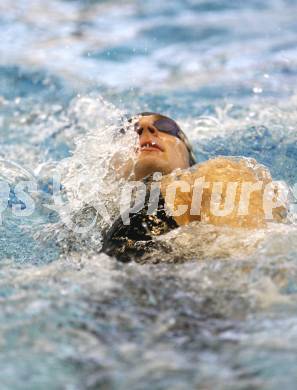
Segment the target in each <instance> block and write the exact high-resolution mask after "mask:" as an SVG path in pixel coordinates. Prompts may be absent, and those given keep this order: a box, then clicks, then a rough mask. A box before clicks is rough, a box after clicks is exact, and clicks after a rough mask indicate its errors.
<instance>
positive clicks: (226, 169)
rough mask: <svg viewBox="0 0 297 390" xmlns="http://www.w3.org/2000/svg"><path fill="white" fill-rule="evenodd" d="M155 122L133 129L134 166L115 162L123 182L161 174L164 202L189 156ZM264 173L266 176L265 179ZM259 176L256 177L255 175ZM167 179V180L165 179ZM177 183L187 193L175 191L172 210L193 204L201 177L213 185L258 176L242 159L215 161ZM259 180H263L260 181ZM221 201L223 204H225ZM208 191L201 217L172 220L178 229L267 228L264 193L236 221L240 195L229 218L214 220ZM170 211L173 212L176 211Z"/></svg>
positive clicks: (183, 175)
mask: <svg viewBox="0 0 297 390" xmlns="http://www.w3.org/2000/svg"><path fill="white" fill-rule="evenodd" d="M157 119H158V116H155V115H150V116H143V117H140V118H139V121H138V123H137V125H136V131H137V133H138V135H139V147H138V149H137V151H136V163H135V164H133V163H132V160H131V161H130V162H129V163H128V164H126V165H125V164H124V165H123V164H122V165H121V164H120V161H119V160H118V161H117V167H118V168H119V169H116V170H117V172H118V173H119V174H120V175H121V176H124V177H126V178H129V179H133V180H142V179H143V178H144V177H146V176H148V175H150V174H152V173H154V172H161V173H162V174H163V175H164V176H163V179H162V189H161V191H162V194H163V197H164V199H165V200H166V190H167V187H168V185H170V184H172V182H173V181H175V180H176V179H177V177H175V175H169V174H170V173H172V172H173V171H175V170H176V169H181V170H184V169H187V168H189V166H190V164H189V152H188V150H187V147H186V145H185V144H184V143H183V141H181V140H180V139H179V138H177V137H175V136H172V135H170V134H167V133H164V132H161V131H159V130H158V129H157V128H156V127H155V126H154V122H155V121H156V120H157ZM264 173H265V175H264ZM258 174H259V173H258ZM166 175H167V176H166ZM177 175H178V176H180V177H179V178H178V180H184V181H186V182H188V184H189V188H190V192H189V193H185V192H184V191H177V193H176V198H175V201H174V205H173V206H175V207H176V206H177V205H179V204H180V205H185V204H186V205H190V204H191V201H192V191H193V182H194V180H195V179H196V178H198V177H204V178H205V180H206V181H207V182H209V183H211V186H212V185H213V184H212V183H215V182H224V183H225V184H226V183H228V182H237V183H241V182H242V181H247V182H252V183H254V182H256V181H257V180H259V179H257V172H256V170H254V169H252V168H251V167H250V166H249V165H248V164H247V163H246V162H245V160H244V159H242V160H241V161H239V162H234V161H232V160H231V159H229V158H224V157H222V158H217V159H213V160H209V161H206V162H204V163H201V164H197V165H196V171H195V172H194V173H193V172H192V173H191V172H189V171H183V172H181V173H177ZM263 177H264V178H265V180H264V182H265V183H266V184H267V183H269V182H271V177H270V175H269V172H268V171H267V172H266V171H265V172H264V170H263ZM261 180H262V179H261ZM224 197H225V195H223V199H222V202H224ZM210 199H211V191H210V190H206V191H204V193H203V199H202V204H201V214H200V215H190V212H189V210H190V208H189V210H188V211H187V212H186V213H184V214H183V215H181V216H180V217H177V218H175V220H176V222H177V223H178V224H179V225H187V224H188V223H190V222H192V221H201V222H207V223H211V224H213V225H217V226H219V225H225V226H232V227H245V228H259V227H264V226H266V222H265V218H264V212H263V208H262V204H263V191H258V192H255V193H254V194H253V196H252V200H251V204H250V208H249V212H248V214H247V215H245V216H244V217H239V216H238V215H237V213H236V210H237V207H238V204H239V194H237V196H236V200H235V209H234V212H232V213H231V214H230V215H228V216H222V217H221V216H219V217H216V216H214V215H212V212H211V210H210ZM175 207H173V208H175ZM280 210H281V211H283V210H285V208H284V207H281V208H280ZM278 211H279V210H278V209H276V210H274V220H276V221H280V220H281V218H279V217H278V216H277V213H278Z"/></svg>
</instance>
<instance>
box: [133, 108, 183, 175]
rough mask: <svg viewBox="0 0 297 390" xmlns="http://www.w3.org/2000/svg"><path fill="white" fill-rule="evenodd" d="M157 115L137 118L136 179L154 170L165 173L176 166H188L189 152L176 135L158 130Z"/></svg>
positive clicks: (181, 167)
mask: <svg viewBox="0 0 297 390" xmlns="http://www.w3.org/2000/svg"><path fill="white" fill-rule="evenodd" d="M158 118H159V117H158V116H156V115H149V116H142V117H140V118H139V120H138V122H137V124H136V126H135V127H136V131H137V133H138V135H139V148H138V150H137V161H136V164H135V167H134V174H135V178H136V180H140V179H142V178H144V177H145V176H147V175H150V174H152V173H154V172H161V173H163V174H164V175H167V174H169V173H171V172H172V171H174V170H175V169H177V168H180V169H185V168H188V167H189V165H190V164H189V152H188V149H187V147H186V145H185V144H184V142H183V141H182V140H180V139H179V138H178V137H176V136H174V135H171V134H168V133H165V132H163V131H160V130H158V128H157V127H156V126H155V124H154V123H155V122H156V121H157V120H158Z"/></svg>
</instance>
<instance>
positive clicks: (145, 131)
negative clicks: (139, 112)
mask: <svg viewBox="0 0 297 390" xmlns="http://www.w3.org/2000/svg"><path fill="white" fill-rule="evenodd" d="M136 131H137V134H138V135H139V137H141V136H144V135H150V134H152V135H154V136H156V135H157V133H158V131H157V130H156V129H155V128H154V127H153V126H151V125H149V124H139V125H137V127H136Z"/></svg>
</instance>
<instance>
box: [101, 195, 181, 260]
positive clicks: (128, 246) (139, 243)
mask: <svg viewBox="0 0 297 390" xmlns="http://www.w3.org/2000/svg"><path fill="white" fill-rule="evenodd" d="M158 196H159V194H158ZM164 205H165V201H164V199H163V197H162V196H161V195H160V196H159V202H158V206H157V208H156V210H155V212H154V213H153V214H151V215H148V213H147V212H148V193H147V196H146V201H145V205H144V207H143V208H142V209H141V210H140V211H139V212H137V213H134V214H132V215H130V224H129V225H125V224H124V223H123V220H122V217H119V218H118V219H117V220H116V221H115V223H114V224H113V225H112V227H111V228H110V229H109V231H108V232H107V233H106V235H105V239H104V244H103V248H102V252H104V253H106V254H108V255H109V256H115V257H116V258H117V260H119V261H122V262H129V261H131V260H134V261H136V262H141V257H142V256H143V255H144V254H145V253H147V252H149V251H150V250H151V249H153V248H154V247H155V242H154V240H153V237H154V236H159V235H161V234H164V233H167V232H168V231H170V230H172V229H175V228H177V227H178V225H177V223H176V222H175V220H174V219H173V218H172V217H171V216H168V215H167V214H166V209H165V207H164Z"/></svg>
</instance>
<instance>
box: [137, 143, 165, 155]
mask: <svg viewBox="0 0 297 390" xmlns="http://www.w3.org/2000/svg"><path fill="white" fill-rule="evenodd" d="M139 150H140V151H141V152H164V149H163V148H162V147H161V146H160V145H158V144H157V142H155V141H146V142H141V144H140V148H139Z"/></svg>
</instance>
